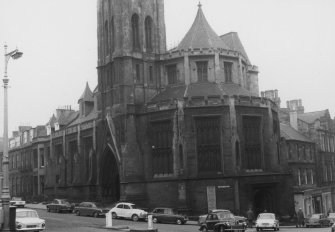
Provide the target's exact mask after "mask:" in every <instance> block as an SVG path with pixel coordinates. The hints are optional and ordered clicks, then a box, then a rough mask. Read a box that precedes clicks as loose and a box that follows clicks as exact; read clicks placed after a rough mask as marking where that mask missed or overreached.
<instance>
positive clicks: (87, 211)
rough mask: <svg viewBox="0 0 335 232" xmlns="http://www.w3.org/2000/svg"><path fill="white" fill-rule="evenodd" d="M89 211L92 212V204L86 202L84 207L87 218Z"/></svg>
mask: <svg viewBox="0 0 335 232" xmlns="http://www.w3.org/2000/svg"><path fill="white" fill-rule="evenodd" d="M89 210H90V203H88V202H85V204H84V207H83V215H85V216H87V215H89Z"/></svg>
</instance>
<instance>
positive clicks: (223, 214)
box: [216, 212, 234, 219]
mask: <svg viewBox="0 0 335 232" xmlns="http://www.w3.org/2000/svg"><path fill="white" fill-rule="evenodd" d="M216 214H217V215H218V218H219V219H227V218H234V215H233V214H232V213H230V212H218V213H216Z"/></svg>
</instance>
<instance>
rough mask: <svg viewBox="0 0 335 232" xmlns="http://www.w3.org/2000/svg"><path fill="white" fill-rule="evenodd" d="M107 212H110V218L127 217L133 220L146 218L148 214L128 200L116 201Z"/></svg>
mask: <svg viewBox="0 0 335 232" xmlns="http://www.w3.org/2000/svg"><path fill="white" fill-rule="evenodd" d="M109 213H111V214H112V218H119V217H120V218H129V219H132V220H133V221H138V220H139V219H146V218H147V215H148V212H146V211H144V210H142V209H139V208H138V207H137V206H136V205H135V204H133V203H128V202H120V203H117V204H116V205H115V207H113V208H112V209H111V210H110V211H109Z"/></svg>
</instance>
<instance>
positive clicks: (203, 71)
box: [197, 61, 208, 82]
mask: <svg viewBox="0 0 335 232" xmlns="http://www.w3.org/2000/svg"><path fill="white" fill-rule="evenodd" d="M197 74H198V82H204V81H208V62H207V61H199V62H197Z"/></svg>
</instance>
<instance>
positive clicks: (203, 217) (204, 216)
mask: <svg viewBox="0 0 335 232" xmlns="http://www.w3.org/2000/svg"><path fill="white" fill-rule="evenodd" d="M220 211H226V209H212V210H210V211H209V213H215V212H220ZM207 216H208V214H203V215H200V216H199V219H198V225H201V224H202V223H204V222H205V220H206V218H207Z"/></svg>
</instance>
